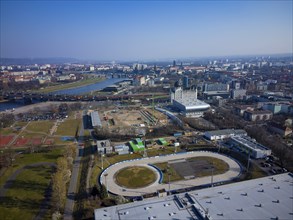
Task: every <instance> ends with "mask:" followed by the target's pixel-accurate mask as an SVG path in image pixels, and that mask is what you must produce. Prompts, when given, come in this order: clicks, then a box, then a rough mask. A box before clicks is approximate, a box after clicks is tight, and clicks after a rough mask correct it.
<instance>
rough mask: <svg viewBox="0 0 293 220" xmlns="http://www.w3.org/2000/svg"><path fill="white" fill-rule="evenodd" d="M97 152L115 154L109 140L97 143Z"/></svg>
mask: <svg viewBox="0 0 293 220" xmlns="http://www.w3.org/2000/svg"><path fill="white" fill-rule="evenodd" d="M97 152H98V153H99V154H111V153H113V147H112V146H111V142H110V141H109V140H100V141H97Z"/></svg>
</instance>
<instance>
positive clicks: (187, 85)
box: [183, 76, 189, 89]
mask: <svg viewBox="0 0 293 220" xmlns="http://www.w3.org/2000/svg"><path fill="white" fill-rule="evenodd" d="M188 87H189V79H188V76H184V77H183V88H185V89H186V88H188Z"/></svg>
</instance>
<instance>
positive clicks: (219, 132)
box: [206, 129, 247, 136]
mask: <svg viewBox="0 0 293 220" xmlns="http://www.w3.org/2000/svg"><path fill="white" fill-rule="evenodd" d="M206 134H210V135H211V136H215V135H216V136H218V135H230V134H234V135H238V134H247V133H246V131H245V130H242V129H223V130H215V131H207V132H206Z"/></svg>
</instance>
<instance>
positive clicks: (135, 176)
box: [115, 166, 157, 189]
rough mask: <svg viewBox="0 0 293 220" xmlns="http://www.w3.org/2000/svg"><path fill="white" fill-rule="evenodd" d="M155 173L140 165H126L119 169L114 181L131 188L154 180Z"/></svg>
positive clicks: (140, 186) (145, 184)
mask: <svg viewBox="0 0 293 220" xmlns="http://www.w3.org/2000/svg"><path fill="white" fill-rule="evenodd" d="M156 178H157V176H156V174H155V173H154V172H153V171H152V170H150V169H148V168H146V167H142V166H133V167H126V168H124V169H121V170H119V171H118V172H117V173H116V175H115V179H116V183H117V184H118V185H120V186H124V187H127V188H131V189H136V188H142V187H146V186H148V185H149V184H151V183H153V182H154V181H155V180H156Z"/></svg>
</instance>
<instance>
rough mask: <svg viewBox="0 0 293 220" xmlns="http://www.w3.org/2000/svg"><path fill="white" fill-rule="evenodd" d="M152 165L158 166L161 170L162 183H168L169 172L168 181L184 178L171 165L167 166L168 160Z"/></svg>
mask: <svg viewBox="0 0 293 220" xmlns="http://www.w3.org/2000/svg"><path fill="white" fill-rule="evenodd" d="M154 165H155V166H156V167H158V168H159V169H160V170H161V171H162V173H163V183H168V182H169V177H168V174H170V182H174V181H178V180H182V179H184V178H183V177H182V176H180V175H179V173H177V172H176V171H175V170H174V169H173V168H172V167H171V166H169V167H168V162H164V163H156V164H154Z"/></svg>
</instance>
